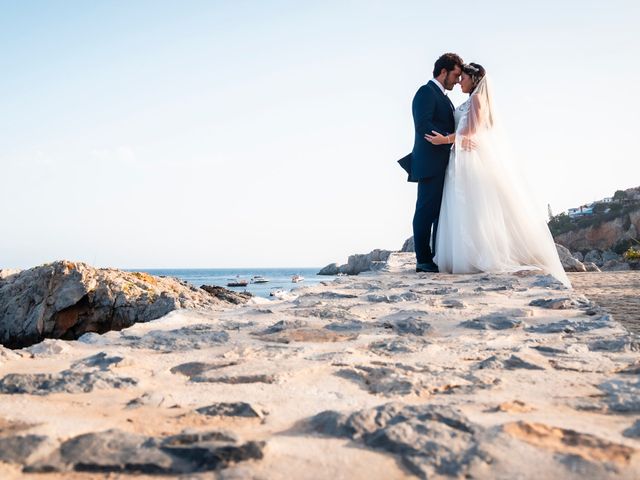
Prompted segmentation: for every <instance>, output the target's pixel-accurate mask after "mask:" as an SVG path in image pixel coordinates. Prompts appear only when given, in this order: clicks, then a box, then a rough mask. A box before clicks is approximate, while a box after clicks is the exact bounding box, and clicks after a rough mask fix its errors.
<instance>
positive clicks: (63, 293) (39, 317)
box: [0, 260, 250, 348]
mask: <svg viewBox="0 0 640 480" xmlns="http://www.w3.org/2000/svg"><path fill="white" fill-rule="evenodd" d="M249 298H250V295H247V294H239V293H235V292H231V291H229V290H227V289H224V288H220V287H211V286H206V285H204V286H203V288H197V287H194V286H193V285H189V284H188V283H186V282H183V281H181V280H179V279H176V278H171V277H156V276H153V275H149V274H147V273H142V272H124V271H122V270H116V269H112V268H93V267H91V266H89V265H87V264H85V263H81V262H69V261H66V260H61V261H57V262H53V263H48V264H45V265H40V266H38V267H34V268H31V269H29V270H24V271H18V270H11V271H9V270H0V345H4V346H5V347H10V348H19V347H25V346H29V345H33V344H34V343H38V342H41V341H42V340H44V339H45V338H63V339H68V340H72V339H76V338H78V337H80V336H81V335H83V334H84V333H87V332H94V333H104V332H108V331H111V330H121V329H123V328H126V327H130V326H131V325H133V324H135V323H139V322H148V321H150V320H154V319H156V318H160V317H162V316H164V315H166V314H167V313H169V312H171V311H173V310H176V309H184V308H189V309H205V310H207V309H220V308H224V307H228V306H231V305H237V304H240V303H244V302H246V301H248V299H249Z"/></svg>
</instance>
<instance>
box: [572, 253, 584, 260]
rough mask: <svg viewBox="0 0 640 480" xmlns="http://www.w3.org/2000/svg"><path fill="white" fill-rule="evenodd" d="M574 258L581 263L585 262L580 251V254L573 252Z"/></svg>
mask: <svg viewBox="0 0 640 480" xmlns="http://www.w3.org/2000/svg"><path fill="white" fill-rule="evenodd" d="M571 255H572V256H573V258H575V259H576V260H578V261H580V262H584V255H582V252H580V251H578V252H573V253H572V254H571Z"/></svg>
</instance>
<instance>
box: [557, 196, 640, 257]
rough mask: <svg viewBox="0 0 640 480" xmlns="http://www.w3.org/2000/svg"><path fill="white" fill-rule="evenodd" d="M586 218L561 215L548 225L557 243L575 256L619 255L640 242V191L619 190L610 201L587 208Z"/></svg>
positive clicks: (581, 215)
mask: <svg viewBox="0 0 640 480" xmlns="http://www.w3.org/2000/svg"><path fill="white" fill-rule="evenodd" d="M584 207H585V209H584V211H585V212H588V213H585V214H578V215H575V214H574V215H573V216H570V215H567V214H566V213H561V214H560V215H556V216H554V217H552V218H551V219H550V221H549V229H550V230H551V234H552V235H553V238H554V239H555V241H556V242H557V243H559V244H561V245H564V246H565V247H567V248H568V249H569V250H571V251H572V252H576V251H579V252H582V253H586V252H588V251H590V250H602V251H604V250H613V251H614V252H616V253H618V254H622V253H623V252H625V251H626V250H627V249H628V248H629V247H630V246H633V245H638V241H640V238H639V237H640V187H636V188H630V189H628V190H618V191H617V192H616V193H615V194H614V195H613V197H612V198H611V199H606V200H601V201H597V202H593V203H591V204H589V205H585V206H584Z"/></svg>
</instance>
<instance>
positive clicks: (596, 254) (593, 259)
mask: <svg viewBox="0 0 640 480" xmlns="http://www.w3.org/2000/svg"><path fill="white" fill-rule="evenodd" d="M584 262H589V263H595V264H596V265H597V266H601V265H602V253H600V251H599V250H595V249H594V250H589V252H587V254H586V255H585V256H584Z"/></svg>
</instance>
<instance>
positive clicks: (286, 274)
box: [131, 268, 335, 298]
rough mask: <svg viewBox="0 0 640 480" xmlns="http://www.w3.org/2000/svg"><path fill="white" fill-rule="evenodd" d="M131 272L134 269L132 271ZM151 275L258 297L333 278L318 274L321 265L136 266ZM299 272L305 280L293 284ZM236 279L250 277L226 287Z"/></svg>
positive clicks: (266, 296)
mask: <svg viewBox="0 0 640 480" xmlns="http://www.w3.org/2000/svg"><path fill="white" fill-rule="evenodd" d="M131 271H133V270H131ZM135 271H136V272H146V273H149V274H151V275H158V276H160V275H164V276H168V277H177V278H179V279H180V280H185V281H187V282H189V283H190V284H191V285H194V286H195V287H201V286H202V285H217V286H219V287H225V288H228V289H229V290H233V291H235V292H245V291H246V292H249V293H251V294H253V295H255V296H257V297H264V298H270V293H271V292H272V291H273V290H277V289H280V290H284V291H290V290H293V289H295V288H298V287H304V286H310V285H316V284H318V283H320V282H321V281H328V280H333V279H334V278H335V277H332V276H329V275H317V273H318V272H319V271H320V268H184V269H180V268H176V269H157V268H151V269H142V270H141V269H138V270H135ZM256 275H261V276H262V277H264V278H266V279H267V280H269V282H268V283H251V278H252V277H254V276H256ZM294 275H301V276H302V277H304V280H303V281H302V282H299V283H293V282H292V281H291V277H293V276H294ZM238 279H245V280H249V282H250V283H249V284H248V285H247V286H246V287H228V286H227V283H229V282H231V281H236V280H238Z"/></svg>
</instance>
